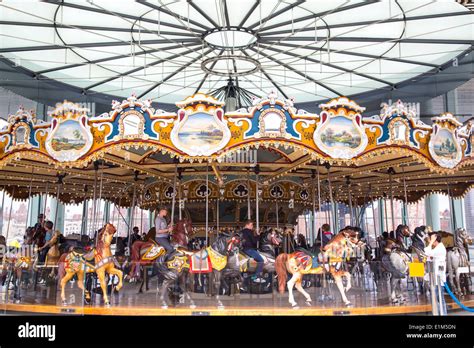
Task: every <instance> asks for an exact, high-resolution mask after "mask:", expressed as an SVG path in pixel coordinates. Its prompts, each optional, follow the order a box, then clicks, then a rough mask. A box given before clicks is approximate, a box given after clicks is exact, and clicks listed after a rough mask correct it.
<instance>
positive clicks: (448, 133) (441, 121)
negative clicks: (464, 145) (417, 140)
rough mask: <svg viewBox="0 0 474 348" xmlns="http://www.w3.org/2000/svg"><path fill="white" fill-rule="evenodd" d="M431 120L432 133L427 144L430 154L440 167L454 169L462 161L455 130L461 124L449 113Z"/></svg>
mask: <svg viewBox="0 0 474 348" xmlns="http://www.w3.org/2000/svg"><path fill="white" fill-rule="evenodd" d="M432 120H433V133H432V134H431V138H430V142H429V144H428V148H429V151H430V154H431V156H432V157H433V159H434V160H435V161H436V163H438V164H439V165H440V166H441V167H445V168H454V167H456V166H457V164H458V163H459V162H460V161H461V159H462V149H461V145H460V143H461V141H460V139H459V137H458V130H457V127H459V126H461V125H462V124H461V123H460V122H459V121H457V120H456V119H455V118H454V116H453V115H452V114H449V113H446V114H443V115H441V116H440V117H433V119H432Z"/></svg>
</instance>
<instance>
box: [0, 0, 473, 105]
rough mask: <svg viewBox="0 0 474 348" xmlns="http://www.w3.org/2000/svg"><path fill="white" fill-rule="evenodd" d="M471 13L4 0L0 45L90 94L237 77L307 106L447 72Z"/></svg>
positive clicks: (433, 7)
mask: <svg viewBox="0 0 474 348" xmlns="http://www.w3.org/2000/svg"><path fill="white" fill-rule="evenodd" d="M472 17H473V16H472V12H470V11H469V10H468V9H467V8H465V7H463V6H462V5H460V4H459V3H457V2H455V1H428V0H399V1H372V0H354V1H344V0H327V1H318V2H313V1H299V0H298V1H277V0H266V1H256V0H239V1H226V0H223V1H210V0H193V1H147V0H140V1H136V2H134V1H120V2H116V1H105V0H94V1H88V2H84V1H60V2H56V1H55V2H32V1H28V2H20V1H3V2H2V3H1V5H0V24H1V29H0V30H1V34H2V35H1V40H0V54H1V55H2V56H3V59H4V60H7V61H8V62H9V63H11V65H12V66H13V67H15V68H16V69H20V70H21V71H22V72H25V73H26V74H27V75H29V76H32V77H34V79H35V81H37V82H38V81H39V82H43V81H52V80H53V81H59V82H61V83H64V84H65V85H60V86H63V87H64V86H70V87H73V88H74V89H75V90H77V91H79V92H80V93H82V94H83V95H90V96H94V95H103V94H106V95H115V96H120V97H127V96H129V95H130V94H131V93H132V92H136V93H137V95H138V97H139V98H151V99H152V100H153V101H155V102H157V103H174V102H175V101H176V100H179V99H184V98H185V97H186V96H188V95H192V94H194V93H197V92H203V93H211V92H212V91H215V90H216V89H219V88H222V87H224V86H226V85H227V82H228V80H229V78H231V79H232V80H233V83H234V84H235V85H236V87H237V88H238V89H242V90H243V91H245V93H244V94H245V95H247V96H252V95H256V96H259V97H264V96H265V95H266V93H267V92H268V91H269V90H271V89H275V90H277V91H278V92H279V94H280V95H282V96H283V97H285V98H288V97H292V96H294V97H296V100H298V102H300V103H301V102H311V101H324V100H328V99H331V98H335V97H338V96H339V95H358V94H361V93H365V92H369V91H374V90H379V91H393V90H397V89H398V88H401V87H402V86H404V85H406V84H407V83H408V84H410V83H413V81H416V80H418V79H419V77H420V76H429V75H433V74H436V73H438V72H440V71H441V70H443V69H444V68H446V67H447V65H452V62H453V59H455V58H457V57H461V56H463V54H464V53H465V52H467V51H469V50H470V49H471V45H472V43H473V32H474V30H473V28H472V23H473V19H472ZM62 92H63V88H62V87H61V88H57V89H55V93H57V94H58V95H60V94H61V93H62ZM35 93H36V92H35ZM38 94H39V92H38ZM59 98H61V97H59ZM246 102H247V106H248V98H247V100H246Z"/></svg>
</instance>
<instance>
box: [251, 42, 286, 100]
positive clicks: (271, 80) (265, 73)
mask: <svg viewBox="0 0 474 348" xmlns="http://www.w3.org/2000/svg"><path fill="white" fill-rule="evenodd" d="M242 53H243V54H245V55H246V56H247V57H250V55H249V54H248V53H247V52H245V51H242ZM260 71H261V72H262V74H263V75H265V77H266V78H267V79H268V80H269V81H270V82H271V83H272V85H273V86H275V88H276V89H277V90H278V92H280V93H281V95H282V96H284V97H285V98H286V99H289V98H288V96H287V95H286V93H285V92H283V90H282V89H281V88H280V86H278V85H277V84H276V83H275V81H273V79H272V78H271V77H270V75H268V74H267V72H266V71H265V70H264V69H263V68H262V67H260Z"/></svg>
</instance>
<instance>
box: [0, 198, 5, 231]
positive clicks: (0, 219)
mask: <svg viewBox="0 0 474 348" xmlns="http://www.w3.org/2000/svg"><path fill="white" fill-rule="evenodd" d="M5 194H6V192H5V191H0V195H1V196H2V197H1V198H0V236H1V235H3V224H4V222H5V221H4V220H5V219H4V215H3V205H4V203H5Z"/></svg>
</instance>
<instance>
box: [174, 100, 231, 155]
mask: <svg viewBox="0 0 474 348" xmlns="http://www.w3.org/2000/svg"><path fill="white" fill-rule="evenodd" d="M176 105H177V106H178V107H181V109H180V110H179V111H178V119H177V120H176V121H175V123H174V127H173V130H172V131H171V141H172V142H173V144H174V145H175V146H176V148H178V149H179V150H181V151H183V152H184V153H186V154H187V155H190V156H210V155H212V154H214V153H216V152H217V151H219V150H222V149H223V148H224V146H225V145H226V144H227V143H228V142H229V140H230V138H231V134H230V131H229V128H228V127H227V121H226V120H224V119H223V116H224V110H222V108H221V106H223V103H221V102H219V101H217V100H216V99H214V98H212V97H209V96H206V95H204V94H196V95H194V96H192V97H190V98H187V99H186V100H184V101H182V102H179V103H176Z"/></svg>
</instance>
